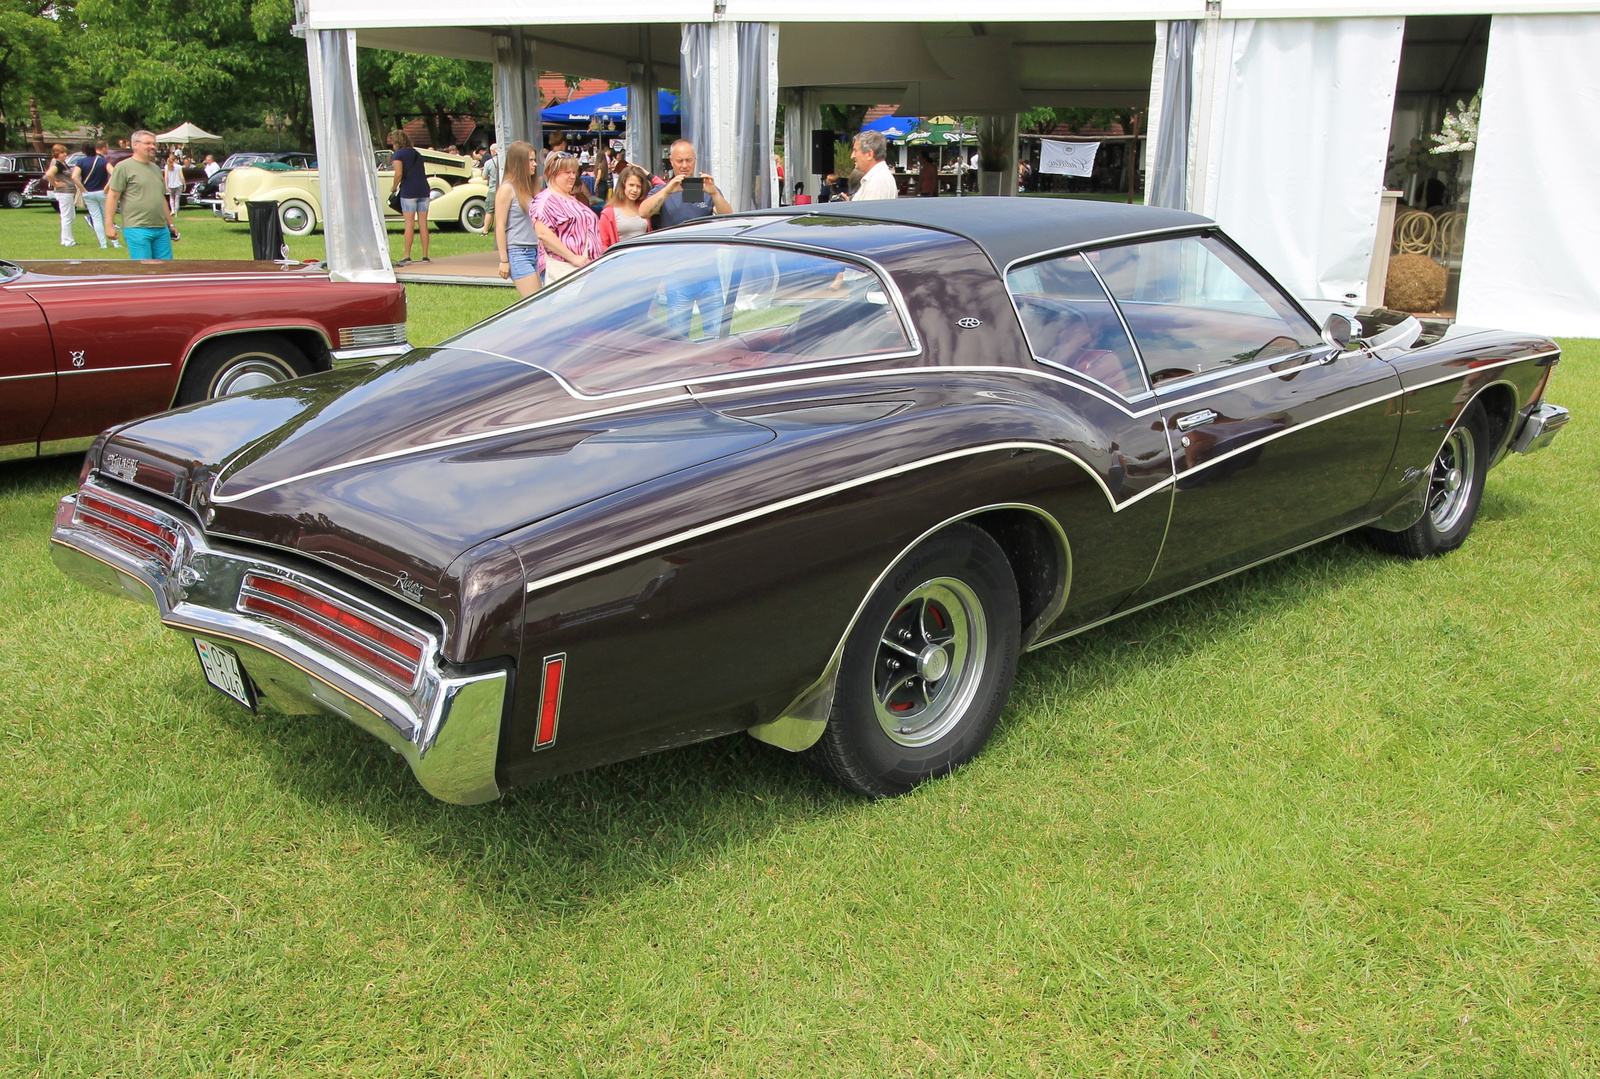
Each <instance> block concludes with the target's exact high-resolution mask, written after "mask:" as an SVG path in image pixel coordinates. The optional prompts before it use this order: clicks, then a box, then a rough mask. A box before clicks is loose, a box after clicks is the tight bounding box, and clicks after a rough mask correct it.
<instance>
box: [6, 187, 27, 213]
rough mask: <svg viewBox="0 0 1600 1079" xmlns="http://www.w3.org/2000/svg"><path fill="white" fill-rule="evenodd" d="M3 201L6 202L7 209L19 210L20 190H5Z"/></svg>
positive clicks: (21, 199) (21, 200) (20, 205)
mask: <svg viewBox="0 0 1600 1079" xmlns="http://www.w3.org/2000/svg"><path fill="white" fill-rule="evenodd" d="M5 203H6V209H8V210H20V209H22V203H23V198H22V192H20V191H7V192H6V195H5Z"/></svg>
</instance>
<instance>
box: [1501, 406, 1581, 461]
mask: <svg viewBox="0 0 1600 1079" xmlns="http://www.w3.org/2000/svg"><path fill="white" fill-rule="evenodd" d="M1571 418H1572V412H1571V411H1570V410H1569V409H1565V408H1562V407H1561V406H1560V405H1540V406H1539V407H1538V408H1536V409H1534V410H1533V411H1532V412H1530V413H1528V418H1527V419H1525V420H1523V421H1522V430H1520V431H1518V432H1517V437H1516V439H1515V440H1514V441H1513V442H1512V443H1511V449H1512V451H1513V452H1515V453H1536V452H1537V451H1539V450H1542V449H1544V448H1545V447H1546V446H1548V445H1550V443H1552V442H1554V441H1555V440H1556V435H1558V434H1560V433H1561V429H1562V428H1563V427H1565V426H1566V425H1567V421H1568V420H1569V419H1571Z"/></svg>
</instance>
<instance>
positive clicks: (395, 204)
mask: <svg viewBox="0 0 1600 1079" xmlns="http://www.w3.org/2000/svg"><path fill="white" fill-rule="evenodd" d="M388 201H389V209H391V210H393V211H394V212H395V213H399V212H400V192H398V191H391V192H389V200H388Z"/></svg>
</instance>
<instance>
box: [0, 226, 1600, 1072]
mask: <svg viewBox="0 0 1600 1079" xmlns="http://www.w3.org/2000/svg"><path fill="white" fill-rule="evenodd" d="M22 213H23V214H24V215H27V214H33V213H34V211H31V210H27V211H22ZM10 216H11V215H9V214H7V213H5V212H0V241H4V240H5V238H6V237H7V236H8V235H9V233H8V232H6V231H4V230H6V229H8V227H9V224H10ZM7 246H9V245H8V244H5V243H0V255H4V254H7V253H9V252H7V251H6V250H5V247H7ZM505 292H509V290H505ZM456 293H464V294H467V296H468V297H479V296H481V297H485V300H484V302H485V303H487V302H489V298H498V297H501V296H502V293H501V292H496V291H494V290H487V289H484V290H474V289H458V290H446V289H433V290H429V292H428V294H429V295H430V296H431V297H434V299H430V300H428V301H427V303H426V304H423V303H414V304H413V308H412V315H413V319H418V318H425V319H427V320H428V325H429V326H430V327H431V329H429V331H428V332H429V333H436V334H438V335H443V334H445V333H448V332H450V330H451V329H453V328H454V327H455V326H459V325H461V324H462V323H463V322H465V321H470V318H473V317H477V316H478V314H479V313H480V312H479V310H478V309H474V310H472V311H471V312H469V311H468V310H467V305H468V299H467V298H464V297H461V296H457V295H456ZM416 294H417V293H416V292H415V291H414V292H413V295H416ZM507 299H509V297H507ZM496 302H502V303H503V302H506V300H505V299H500V300H497V301H496ZM424 312H425V313H424ZM483 313H486V312H483ZM452 316H455V317H457V318H458V321H457V322H455V323H454V324H452V323H451V322H450V319H451V317H452ZM414 339H416V340H421V339H422V334H421V333H416V334H414ZM1596 361H1600V343H1596V342H1571V343H1569V344H1568V355H1567V358H1566V361H1565V362H1564V363H1563V364H1562V365H1561V367H1560V368H1559V369H1558V371H1557V373H1556V376H1555V382H1554V387H1553V389H1552V391H1551V395H1550V396H1551V399H1552V400H1554V401H1557V402H1559V403H1562V404H1566V405H1568V406H1570V407H1571V408H1572V409H1573V411H1574V413H1575V417H1576V419H1575V422H1574V423H1573V425H1572V426H1571V427H1570V428H1569V429H1568V430H1567V431H1566V432H1565V433H1564V434H1563V435H1562V436H1561V438H1560V439H1558V440H1557V442H1556V444H1555V446H1554V447H1553V448H1552V449H1551V450H1549V451H1546V452H1544V453H1542V454H1538V455H1536V456H1534V457H1530V458H1516V459H1513V460H1511V461H1509V462H1507V463H1506V464H1505V465H1503V466H1502V467H1501V468H1499V469H1497V470H1496V471H1495V472H1494V473H1492V474H1491V477H1490V482H1489V488H1488V494H1487V496H1486V498H1485V501H1484V505H1483V511H1482V513H1481V515H1480V517H1479V519H1478V524H1477V527H1476V529H1475V530H1474V533H1473V535H1472V537H1471V539H1470V540H1469V541H1468V542H1467V544H1466V546H1465V547H1464V548H1462V549H1461V550H1460V551H1458V552H1456V553H1455V554H1452V555H1450V556H1448V557H1446V558H1443V559H1439V560H1435V561H1430V562H1425V563H1408V562H1403V561H1399V560H1395V559H1392V558H1388V557H1384V556H1381V555H1378V554H1375V553H1373V552H1372V551H1370V550H1368V549H1367V548H1366V547H1364V546H1363V545H1362V544H1361V543H1360V542H1358V541H1356V540H1340V541H1335V542H1332V543H1328V544H1324V545H1322V546H1319V547H1316V548H1312V549H1310V550H1308V551H1305V552H1302V553H1300V554H1297V555H1294V556H1292V557H1290V558H1287V559H1284V560H1282V561H1280V562H1277V563H1274V564H1272V565H1270V566H1268V567H1264V568H1262V569H1258V570H1255V571H1252V572H1249V573H1246V574H1242V575H1240V576H1238V577H1235V578H1232V579H1230V580H1229V581H1227V582H1224V583H1222V584H1219V585H1214V586H1211V587H1209V588H1205V589H1202V590H1200V591H1197V592H1194V593H1191V594H1189V595H1187V596H1185V597H1182V598H1180V599H1178V600H1175V601H1173V602H1170V603H1168V604H1165V605H1162V606H1160V607H1156V608H1152V609H1150V610H1149V611H1146V612H1143V613H1141V614H1137V615H1134V616H1132V617H1130V618H1127V619H1124V620H1122V621H1120V622H1116V623H1112V624H1111V625H1109V626H1107V627H1105V628H1103V629H1100V630H1096V631H1094V632H1091V633H1089V634H1086V635H1084V636H1082V637H1079V638H1075V639H1073V640H1071V641H1068V642H1065V643H1063V644H1061V645H1058V646H1055V647H1053V648H1050V649H1047V650H1044V651H1042V652H1039V653H1033V654H1031V655H1029V656H1028V657H1026V658H1025V659H1024V660H1023V662H1022V665H1021V670H1020V672H1019V676H1018V682H1017V687H1016V691H1015V693H1014V695H1013V699H1012V704H1011V707H1010V708H1009V709H1008V711H1007V712H1006V715H1005V717H1004V719H1003V720H1002V722H1001V725H1000V728H999V730H998V732H997V735H996V737H995V739H994V741H993V743H992V744H991V745H990V747H989V750H988V751H987V753H985V754H984V756H982V757H981V758H980V759H979V760H978V761H977V762H976V763H974V764H973V765H971V766H969V767H967V768H965V769H963V770H961V771H960V772H958V773H957V774H955V775H953V776H950V777H948V778H946V779H944V780H941V781H939V782H936V783H932V784H930V785H928V786H926V787H924V788H922V789H920V790H918V791H916V792H915V793H913V794H911V795H909V796H907V797H905V798H901V799H898V800H895V801H891V802H883V803H876V804H868V803H865V802H861V801H858V800H855V799H853V798H851V797H848V796H846V795H843V794H841V793H839V792H838V791H836V790H834V789H832V788H830V787H828V786H827V785H825V784H823V783H822V782H821V781H820V780H817V779H815V778H813V777H812V776H810V775H809V774H808V773H807V772H805V771H804V770H803V769H801V768H800V767H799V766H798V764H797V762H796V761H795V760H794V759H793V758H792V757H790V756H788V755H787V754H784V753H782V752H781V751H778V750H773V749H770V748H769V747H765V746H762V745H760V744H758V743H755V742H753V741H751V740H750V739H747V738H744V737H742V736H740V737H734V738H728V739H723V740H720V741H716V742H712V743H707V744H704V745H700V746H696V747H692V748H688V749H683V750H677V751H673V752H670V753H665V754H660V755H658V756H654V757H650V758H646V759H643V760H638V761H632V762H628V763H624V764H619V765H614V766H610V767H606V768H600V769H596V770H593V771H590V772H587V773H584V774H580V775H575V776H569V777H565V778H560V779H556V780H552V781H549V782H546V783H543V784H540V785H538V786H536V787H533V788H530V789H527V790H523V791H519V792H516V793H514V794H512V795H510V796H508V797H507V798H505V799H503V800H501V801H500V802H497V803H495V804H492V805H488V806H480V807H472V808H463V807H456V806H448V805H443V804H441V803H438V802H436V801H434V800H433V799H431V798H430V797H428V796H427V795H426V794H424V793H423V792H422V790H421V789H420V788H419V787H418V786H417V784H416V782H415V781H414V780H413V779H412V778H411V775H410V772H409V771H408V769H407V768H406V767H405V765H404V763H403V762H402V761H401V760H400V758H399V757H397V756H396V755H394V754H393V753H391V752H389V751H388V750H387V749H385V748H383V747H382V746H380V745H379V744H378V743H377V742H376V741H374V740H372V739H371V738H369V737H368V736H367V735H365V734H363V733H361V732H360V731H358V730H356V729H355V728H354V727H351V726H349V725H346V724H342V723H338V722H335V721H332V720H321V719H315V718H288V717H282V716H276V715H264V716H261V717H254V716H250V715H247V714H246V713H244V712H243V711H241V710H240V709H238V708H236V707H234V706H232V705H231V704H229V703H228V702H227V701H226V700H224V699H223V698H222V697H221V696H220V695H219V694H217V693H215V692H212V691H210V690H208V689H207V688H206V686H205V685H204V683H203V681H202V679H201V675H200V670H199V665H198V663H197V661H196V660H195V657H194V653H193V650H192V648H191V647H190V646H189V645H188V643H187V642H186V641H184V640H182V639H180V638H178V637H177V636H176V635H174V634H171V633H168V632H167V631H164V630H162V629H161V628H160V627H159V626H158V625H157V624H156V622H155V620H154V618H153V617H152V616H151V612H150V609H149V608H147V607H144V606H140V605H136V604H133V603H129V602H125V601H119V600H116V599H112V598H110V597H107V596H102V595H101V594H99V593H95V592H91V591H89V590H87V589H85V588H82V587H80V586H78V585H75V584H73V583H71V582H69V581H67V580H66V579H65V578H64V577H62V576H61V575H60V574H59V573H58V572H57V571H56V570H55V569H54V567H53V566H52V564H51V563H50V560H49V557H48V555H47V553H46V543H45V539H46V536H47V534H48V531H49V524H50V518H51V512H52V509H53V506H54V503H55V501H56V499H57V498H59V497H60V496H61V495H62V494H64V493H66V492H68V491H70V490H71V489H72V488H73V487H74V485H75V483H76V477H77V470H78V462H77V461H76V460H72V459H55V460H47V461H41V462H36V463H28V464H20V465H18V464H12V465H6V466H0V687H3V689H0V777H3V783H0V829H3V834H4V837H5V838H4V840H3V841H0V1015H4V1016H6V1021H5V1023H4V1024H3V1026H0V1073H4V1074H11V1075H29V1076H34V1075H38V1076H57V1075H61V1076H75V1075H105V1076H147V1075H148V1076H161V1077H169V1076H175V1075H190V1074H205V1075H214V1074H221V1075H261V1076H268V1075H272V1076H276V1075H294V1076H299V1075H341V1076H359V1077H363V1079H365V1077H370V1076H449V1077H452V1079H454V1077H466V1076H527V1075H541V1074H555V1075H574V1076H587V1075H605V1076H650V1077H655V1076H679V1075H751V1076H770V1075H815V1076H828V1077H832V1076H863V1077H872V1079H878V1077H882V1076H887V1075H926V1076H945V1075H952V1076H955V1075H960V1076H989V1075H1036V1074H1046V1075H1061V1076H1081V1075H1090V1074H1095V1075H1128V1076H1134V1075H1241V1076H1257V1075H1284V1076H1297V1077H1298V1076H1354V1075H1369V1074H1375V1075H1414V1074H1423V1075H1441V1076H1462V1075H1494V1076H1530V1077H1532V1076H1539V1077H1543V1076H1591V1075H1595V1074H1597V1073H1600V887H1597V883H1600V850H1597V839H1600V819H1597V812H1596V811H1597V808H1600V798H1597V795H1600V738H1597V732H1596V725H1597V720H1600V567H1597V565H1596V562H1597V555H1600V521H1597V519H1596V507H1597V499H1596V480H1597V476H1596V470H1595V464H1594V462H1595V461H1596V459H1597V458H1600V434H1597V433H1596V431H1597V428H1596V425H1595V424H1594V422H1593V417H1595V416H1596V415H1597V414H1600V375H1597V373H1596V371H1597V367H1596V366H1595V364H1596ZM618 692H620V693H626V692H628V684H627V678H626V672H619V678H618Z"/></svg>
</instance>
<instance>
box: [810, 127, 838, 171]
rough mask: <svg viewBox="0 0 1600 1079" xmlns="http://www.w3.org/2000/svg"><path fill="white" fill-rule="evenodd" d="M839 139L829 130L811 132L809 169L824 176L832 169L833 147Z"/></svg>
mask: <svg viewBox="0 0 1600 1079" xmlns="http://www.w3.org/2000/svg"><path fill="white" fill-rule="evenodd" d="M838 143H839V140H838V138H837V137H835V135H834V133H833V132H831V131H813V132H812V133H811V171H812V172H814V173H816V174H817V175H818V176H826V175H828V173H830V172H832V171H833V148H834V147H835V146H837V145H838Z"/></svg>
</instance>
